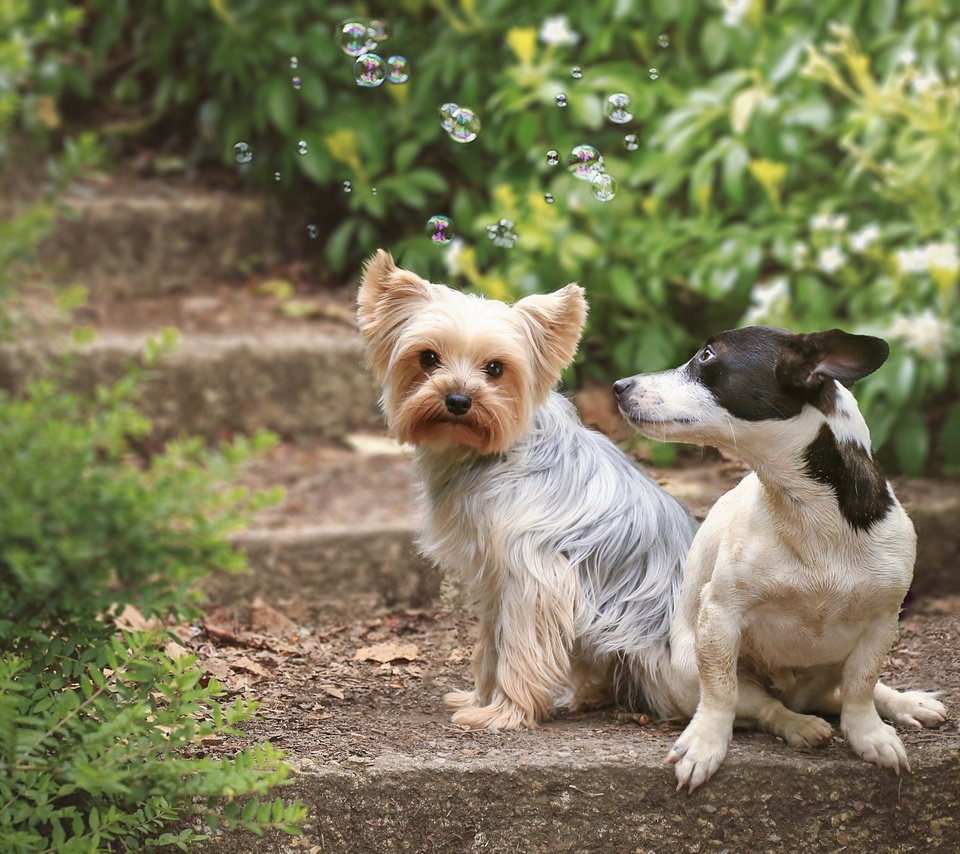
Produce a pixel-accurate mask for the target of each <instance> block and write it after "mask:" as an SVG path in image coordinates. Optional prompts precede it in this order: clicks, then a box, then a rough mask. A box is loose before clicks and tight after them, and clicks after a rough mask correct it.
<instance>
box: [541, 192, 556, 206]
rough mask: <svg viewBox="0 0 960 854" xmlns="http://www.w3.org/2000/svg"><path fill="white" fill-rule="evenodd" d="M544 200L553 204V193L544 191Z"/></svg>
mask: <svg viewBox="0 0 960 854" xmlns="http://www.w3.org/2000/svg"><path fill="white" fill-rule="evenodd" d="M543 200H544V201H545V202H546V203H547V204H548V205H552V204H553V202H554V198H553V193H544V194H543Z"/></svg>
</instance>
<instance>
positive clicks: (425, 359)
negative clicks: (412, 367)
mask: <svg viewBox="0 0 960 854" xmlns="http://www.w3.org/2000/svg"><path fill="white" fill-rule="evenodd" d="M439 364H440V357H439V356H438V355H437V354H436V353H434V352H433V350H424V351H423V352H422V353H421V354H420V367H421V368H423V369H424V370H425V371H429V370H430V369H431V368H436V367H437V366H438V365H439Z"/></svg>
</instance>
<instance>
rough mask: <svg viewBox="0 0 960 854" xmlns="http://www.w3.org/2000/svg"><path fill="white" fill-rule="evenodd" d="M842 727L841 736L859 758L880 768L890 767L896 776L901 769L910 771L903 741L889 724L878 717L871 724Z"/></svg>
mask: <svg viewBox="0 0 960 854" xmlns="http://www.w3.org/2000/svg"><path fill="white" fill-rule="evenodd" d="M841 726H842V724H841ZM842 728H843V737H844V738H845V739H846V740H847V742H848V743H849V745H850V747H851V749H852V750H853V752H854V753H856V754H857V756H859V757H860V758H861V759H866V760H867V762H872V763H873V764H874V765H877V766H878V767H880V768H890V769H891V770H892V771H893V772H894V773H895V774H896V775H897V776H898V777H899V776H900V771H901V770H904V771H907V772H909V771H910V761H909V760H908V759H907V751H906V749H905V748H904V746H903V742H902V741H900V738H899V736H898V735H897V732H896V730H895V729H894V728H893V727H892V726H890V725H889V724H885V723H883V722H882V721H881V720H880V719H879V718H878V719H877V722H876V724H873V725H868V726H864V727H862V728H861V727H859V726H852V727H846V726H842Z"/></svg>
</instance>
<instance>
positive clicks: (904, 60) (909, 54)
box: [897, 47, 917, 65]
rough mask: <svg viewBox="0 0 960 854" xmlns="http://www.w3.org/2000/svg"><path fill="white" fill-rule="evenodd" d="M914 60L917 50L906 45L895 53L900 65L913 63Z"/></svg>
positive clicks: (915, 59)
mask: <svg viewBox="0 0 960 854" xmlns="http://www.w3.org/2000/svg"><path fill="white" fill-rule="evenodd" d="M916 61H917V52H916V51H915V50H913V49H912V48H909V47H908V48H906V49H905V50H901V51H900V53H898V54H897V62H899V63H900V64H901V65H913V64H914V63H915V62H916Z"/></svg>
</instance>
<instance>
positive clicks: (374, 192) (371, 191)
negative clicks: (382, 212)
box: [370, 187, 377, 196]
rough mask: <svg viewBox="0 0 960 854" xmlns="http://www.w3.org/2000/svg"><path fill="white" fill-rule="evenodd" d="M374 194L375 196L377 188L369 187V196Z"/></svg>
mask: <svg viewBox="0 0 960 854" xmlns="http://www.w3.org/2000/svg"><path fill="white" fill-rule="evenodd" d="M376 194H377V188H376V187H371V188H370V195H371V196H375V195H376Z"/></svg>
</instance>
